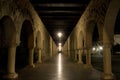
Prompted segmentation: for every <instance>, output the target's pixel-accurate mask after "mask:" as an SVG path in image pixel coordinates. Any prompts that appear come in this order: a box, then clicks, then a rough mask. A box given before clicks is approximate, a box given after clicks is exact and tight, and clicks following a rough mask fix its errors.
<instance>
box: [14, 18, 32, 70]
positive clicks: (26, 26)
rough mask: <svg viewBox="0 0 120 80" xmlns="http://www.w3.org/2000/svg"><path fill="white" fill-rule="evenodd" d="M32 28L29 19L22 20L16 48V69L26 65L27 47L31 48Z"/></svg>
mask: <svg viewBox="0 0 120 80" xmlns="http://www.w3.org/2000/svg"><path fill="white" fill-rule="evenodd" d="M33 39H34V36H33V28H32V24H31V22H30V21H29V20H25V21H24V22H23V25H22V28H21V33H20V44H19V46H18V47H17V50H16V57H17V58H16V66H17V69H21V68H23V67H25V66H26V65H28V60H29V49H30V48H33V46H34V45H33V44H34V42H33Z"/></svg>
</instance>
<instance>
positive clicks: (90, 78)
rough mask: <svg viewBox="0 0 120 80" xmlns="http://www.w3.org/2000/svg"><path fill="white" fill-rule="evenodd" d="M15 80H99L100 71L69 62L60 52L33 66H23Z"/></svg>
mask: <svg viewBox="0 0 120 80" xmlns="http://www.w3.org/2000/svg"><path fill="white" fill-rule="evenodd" d="M18 74H19V77H18V79H17V80H100V77H101V72H99V71H97V70H95V69H91V68H89V69H88V68H85V67H84V65H83V64H77V63H74V62H71V61H70V60H69V59H68V58H66V57H65V56H64V55H62V54H58V55H57V56H56V57H55V58H53V59H50V60H49V61H47V62H45V63H43V64H36V67H35V68H28V67H26V68H24V69H22V70H20V71H19V72H18Z"/></svg>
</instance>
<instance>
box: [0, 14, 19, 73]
mask: <svg viewBox="0 0 120 80" xmlns="http://www.w3.org/2000/svg"><path fill="white" fill-rule="evenodd" d="M11 46H15V47H16V46H17V43H16V27H15V24H14V22H13V20H12V18H11V17H10V16H7V15H5V16H3V17H2V18H1V19H0V63H1V65H0V69H2V70H5V71H6V70H7V67H8V66H7V65H8V55H9V54H8V49H9V47H11Z"/></svg>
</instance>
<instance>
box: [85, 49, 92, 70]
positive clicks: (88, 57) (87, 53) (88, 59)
mask: <svg viewBox="0 0 120 80" xmlns="http://www.w3.org/2000/svg"><path fill="white" fill-rule="evenodd" d="M91 52H92V47H88V48H87V49H86V67H88V68H91V67H92V64H91Z"/></svg>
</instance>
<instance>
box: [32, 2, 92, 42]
mask: <svg viewBox="0 0 120 80" xmlns="http://www.w3.org/2000/svg"><path fill="white" fill-rule="evenodd" d="M30 2H31V3H32V5H33V6H34V8H35V10H36V11H37V13H38V14H39V16H40V18H41V20H42V21H43V23H44V25H45V27H46V29H47V30H48V32H49V33H50V35H51V36H52V37H53V40H54V41H55V42H56V44H57V43H58V42H62V43H63V44H64V43H65V41H66V40H67V38H68V36H69V35H70V33H71V31H72V30H73V28H74V27H75V25H76V24H77V21H78V20H79V18H80V17H81V15H82V13H83V12H84V10H85V8H86V6H87V5H88V3H89V2H90V0H30ZM58 32H62V33H63V36H62V38H61V40H60V39H59V38H58V36H57V33H58Z"/></svg>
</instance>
